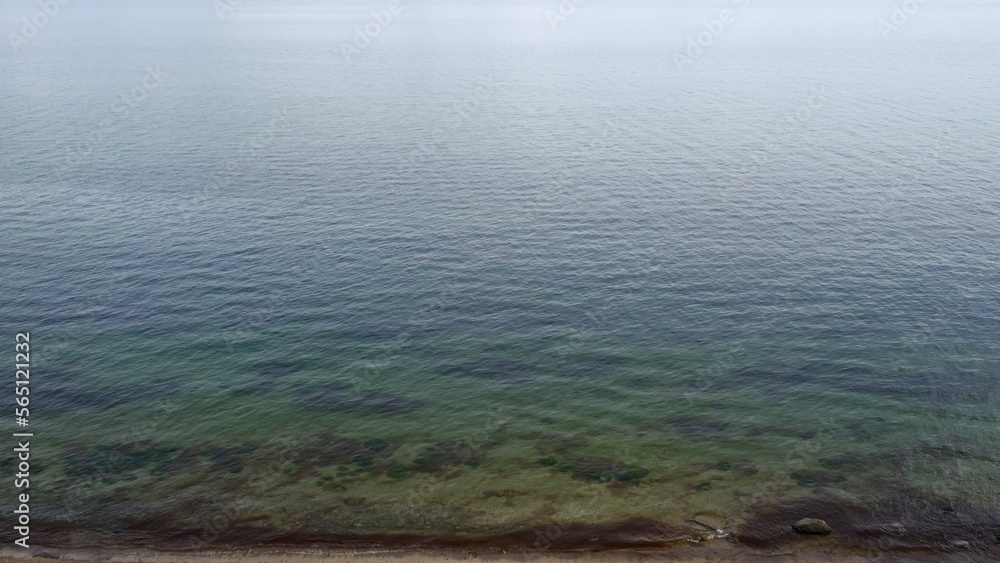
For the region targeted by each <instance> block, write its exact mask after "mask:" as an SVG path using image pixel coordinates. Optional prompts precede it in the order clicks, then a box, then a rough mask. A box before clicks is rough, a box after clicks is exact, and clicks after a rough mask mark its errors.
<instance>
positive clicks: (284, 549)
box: [0, 503, 1000, 563]
mask: <svg viewBox="0 0 1000 563" xmlns="http://www.w3.org/2000/svg"><path fill="white" fill-rule="evenodd" d="M832 508H833V505H827V506H823V505H818V504H816V503H809V504H808V505H807V506H804V505H801V504H797V505H784V506H782V507H781V509H780V510H773V511H770V510H768V511H764V512H765V513H766V514H767V515H766V516H761V517H760V518H757V519H755V520H753V521H751V522H748V523H746V524H745V525H742V526H739V527H737V528H736V529H734V530H733V531H732V536H731V537H717V536H718V535H717V534H715V533H713V532H711V531H709V530H707V529H704V528H700V527H697V526H694V525H692V526H673V525H669V524H665V523H662V522H657V521H653V520H648V519H634V520H628V521H625V522H618V523H612V524H592V525H567V526H548V527H536V528H527V529H523V530H519V531H514V532H509V533H503V534H497V535H483V536H471V535H450V536H447V535H440V534H438V535H421V534H416V533H357V534H348V533H341V534H337V533H329V532H319V531H295V530H280V529H276V528H262V527H237V526H231V527H228V528H225V529H222V530H216V531H206V530H204V529H192V528H152V527H149V528H139V527H135V528H131V529H128V530H116V531H114V532H112V531H97V530H90V531H86V530H80V529H75V528H74V529H68V528H61V529H60V528H47V529H46V527H45V526H39V528H41V529H42V530H44V531H42V530H39V531H38V532H34V533H32V534H31V544H32V548H31V549H30V551H29V550H24V549H23V548H18V547H15V546H13V544H12V538H9V537H8V538H5V540H6V541H5V544H6V545H5V546H4V547H3V548H2V549H0V563H2V562H4V561H24V560H25V559H34V560H42V559H46V560H52V559H61V560H76V561H122V562H133V561H134V562H140V561H146V562H162V563H171V562H175V561H191V560H195V559H197V560H203V561H205V562H217V561H234V562H237V561H239V562H247V563H250V562H257V561H260V562H264V561H281V562H288V563H293V562H294V563H300V562H301V563H307V562H316V561H354V560H367V561H383V560H385V561H389V560H391V561H396V562H404V561H455V560H479V559H482V560H513V561H529V560H530V561H537V562H539V563H553V562H557V561H566V560H580V559H585V560H594V561H622V560H636V561H638V560H647V559H655V560H660V561H706V562H707V561H762V562H763V561H802V562H814V561H815V562H819V561H851V560H856V561H867V560H871V559H875V558H878V559H879V560H880V561H897V560H898V561H1000V538H997V537H994V534H1000V529H998V528H997V526H998V525H1000V523H998V522H997V521H996V520H993V519H992V518H990V519H989V520H987V521H983V520H981V519H978V518H975V516H977V515H975V514H974V515H972V516H973V517H972V518H966V519H964V520H963V521H962V522H961V523H962V524H963V525H962V526H959V527H958V528H956V527H955V526H948V525H946V523H943V522H939V523H938V524H941V525H939V526H938V527H936V528H934V529H927V528H925V527H921V526H920V525H917V526H915V528H914V532H920V533H919V535H918V534H916V533H905V532H904V533H899V532H898V531H893V530H892V529H891V528H887V527H885V526H879V525H875V524H874V523H873V522H876V521H880V520H881V521H884V519H882V518H879V517H875V518H873V519H872V518H869V519H865V518H863V517H860V518H859V516H858V515H857V514H854V515H851V514H846V513H843V511H841V513H840V514H838V513H836V512H835V511H834V512H831V509H832ZM805 510H808V511H811V513H813V514H820V515H822V516H824V517H825V518H827V519H828V521H829V522H830V524H831V525H832V526H833V527H834V530H835V532H834V533H833V534H831V535H829V536H810V535H801V534H796V533H795V532H793V531H791V528H790V526H789V525H788V522H787V521H788V520H789V517H790V516H789V515H792V514H798V513H801V512H803V511H805ZM978 516H982V515H978ZM969 524H972V527H970V526H969ZM956 534H958V535H960V536H962V538H967V539H966V540H965V541H969V544H968V545H967V546H965V547H956V546H954V545H949V543H948V542H949V538H952V539H961V538H957V537H954V536H956ZM5 536H9V534H5Z"/></svg>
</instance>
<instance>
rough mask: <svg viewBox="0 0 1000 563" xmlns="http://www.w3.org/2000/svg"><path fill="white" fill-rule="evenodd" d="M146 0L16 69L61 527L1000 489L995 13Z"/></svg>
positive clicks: (72, 31) (23, 318)
mask: <svg viewBox="0 0 1000 563" xmlns="http://www.w3.org/2000/svg"><path fill="white" fill-rule="evenodd" d="M206 5H207V3H206ZM155 6H156V5H155V4H152V5H147V6H146V8H145V9H136V10H134V11H110V12H109V11H104V10H102V9H98V8H93V7H91V8H87V7H82V6H79V7H78V6H73V8H72V10H71V9H70V8H69V7H67V8H66V9H65V10H64V12H63V13H61V14H60V15H59V16H58V18H55V17H54V18H53V19H52V22H51V23H50V24H49V26H48V27H46V28H44V29H42V30H41V32H40V34H39V36H38V37H37V38H36V39H33V40H32V41H31V42H30V44H29V45H28V46H27V47H25V48H24V49H23V50H22V51H21V52H19V53H17V54H16V55H14V54H12V53H10V52H8V53H6V54H5V57H6V58H4V59H3V73H4V77H5V78H4V83H3V86H2V87H0V88H2V89H3V93H4V98H5V102H4V106H3V108H2V109H0V112H2V114H3V115H4V118H5V119H4V121H5V124H6V125H7V126H8V135H7V139H8V141H5V142H4V143H3V145H2V146H0V167H2V171H3V174H2V177H0V190H2V192H3V194H4V200H5V206H4V218H5V220H4V221H3V222H2V223H0V231H2V236H3V240H4V241H5V242H4V246H3V250H2V252H3V260H2V261H0V272H2V279H3V285H4V291H3V292H2V294H0V304H2V309H3V312H4V315H3V318H2V319H0V324H2V326H3V334H7V335H9V337H10V338H12V337H13V334H14V333H15V332H18V331H31V334H32V354H33V355H34V356H33V374H34V375H35V378H34V380H33V389H35V390H36V391H35V392H34V393H33V395H32V400H33V402H32V406H33V412H32V425H33V426H34V427H35V428H34V429H35V431H36V432H37V433H38V438H36V443H37V444H38V445H37V448H38V454H37V455H38V457H39V460H40V461H39V462H38V464H39V465H38V467H39V468H41V469H42V470H43V472H42V473H41V474H40V475H39V477H38V479H37V482H36V483H35V484H33V487H36V488H37V489H38V490H39V491H40V495H41V496H40V498H41V499H42V500H40V501H39V503H40V505H39V506H38V507H37V509H38V511H39V516H38V517H39V518H40V519H42V520H43V521H45V522H61V523H64V524H67V525H70V526H75V527H83V528H88V527H91V528H98V529H102V528H113V527H125V526H130V525H137V523H142V522H149V521H155V522H161V523H164V525H173V526H189V527H198V526H201V525H203V523H204V522H205V521H210V520H211V518H213V517H214V516H217V515H218V514H220V513H222V514H225V515H226V517H227V518H231V519H233V520H237V519H238V518H237V517H236V516H237V515H240V517H241V518H242V517H244V516H245V517H247V518H249V520H248V521H249V522H251V523H253V524H252V525H261V526H275V527H279V528H289V529H305V528H309V529H318V530H355V531H368V530H381V531H385V530H389V531H400V530H427V531H434V532H442V531H447V532H452V531H455V530H459V531H495V530H508V529H514V528H517V527H519V526H526V525H545V524H548V523H552V522H556V523H561V522H576V521H581V522H601V521H613V520H620V519H625V518H628V517H631V516H646V517H652V518H656V519H661V520H665V521H674V522H681V521H683V520H684V519H685V518H689V517H690V516H692V515H693V514H695V513H697V512H698V511H700V510H705V509H708V508H711V509H713V510H716V511H721V512H725V513H727V514H732V515H734V517H739V515H746V514H748V511H749V510H750V507H752V506H753V505H754V504H755V503H759V502H763V501H766V500H767V499H769V498H770V499H774V498H787V497H802V496H825V497H831V498H859V497H862V496H865V495H872V494H888V493H890V492H899V491H908V492H909V493H910V494H925V495H927V496H928V497H935V498H937V497H945V498H950V499H955V500H956V501H961V502H963V503H967V504H970V505H975V506H985V507H995V506H997V503H998V502H1000V494H998V493H1000V489H998V488H997V486H996V483H995V479H994V478H993V477H994V476H995V475H996V470H997V463H998V458H997V454H996V451H997V445H998V444H997V442H996V437H995V432H993V430H994V429H995V427H996V423H997V422H998V421H1000V408H998V407H1000V400H998V390H1000V389H998V379H997V377H998V372H997V364H998V362H997V360H998V357H1000V356H998V348H997V346H998V342H1000V338H998V336H1000V323H998V320H1000V299H998V298H1000V290H998V287H1000V285H998V283H997V282H998V281H1000V275H998V274H1000V270H998V264H1000V222H998V221H997V216H998V210H1000V206H998V198H997V195H996V188H997V182H998V179H1000V174H998V172H1000V171H998V168H997V161H996V150H997V146H998V141H1000V137H998V133H997V132H998V131H1000V128H998V127H997V126H998V114H997V112H996V110H995V107H994V106H995V104H994V103H993V102H994V98H995V90H996V86H997V84H998V77H1000V69H998V67H997V65H996V61H995V51H996V48H995V47H996V41H997V37H996V31H995V30H996V26H992V25H991V24H990V22H993V23H996V22H997V21H998V17H997V16H998V15H1000V13H998V11H997V9H996V8H995V7H984V6H978V7H977V6H960V7H945V6H933V5H931V6H924V7H922V8H921V10H923V11H922V12H921V13H920V14H917V15H919V16H921V17H920V18H917V16H916V15H915V16H914V18H913V21H912V22H911V23H910V24H908V25H907V26H906V27H904V28H902V29H901V30H900V31H899V32H898V33H897V34H896V35H894V36H893V37H892V38H891V39H888V40H887V39H883V37H882V36H881V35H880V34H879V33H878V26H877V23H878V21H879V19H880V18H883V17H885V15H886V13H888V12H887V7H886V6H883V5H878V6H871V7H866V8H850V9H848V8H838V9H834V8H811V9H804V8H796V9H794V10H792V12H793V15H790V13H789V12H788V11H787V9H785V8H781V9H779V8H775V7H768V6H755V7H753V8H752V9H749V10H747V11H746V12H745V13H741V16H740V19H739V20H738V21H737V23H736V24H733V27H732V28H731V29H730V30H729V31H727V32H726V33H725V34H724V35H723V36H721V37H720V38H719V42H718V43H717V44H713V46H712V47H711V48H710V49H706V51H705V53H704V54H703V55H702V56H701V57H699V58H698V59H697V60H696V61H694V62H693V64H692V66H691V67H690V68H685V69H683V70H678V69H677V68H676V67H675V65H674V63H673V59H672V55H673V54H674V53H676V52H678V51H680V50H682V49H683V48H684V47H683V45H684V42H685V39H686V37H687V36H688V35H691V34H697V33H698V32H699V31H700V27H699V26H700V25H701V23H700V21H701V19H702V18H707V17H714V15H713V14H714V10H713V9H710V8H709V9H692V10H681V9H670V10H664V9H650V8H640V7H631V8H608V7H603V8H602V7H592V8H588V9H583V8H581V9H580V11H579V12H578V13H577V14H575V15H574V16H573V18H572V19H570V20H568V21H567V22H565V23H564V24H561V25H560V27H558V28H557V29H555V30H553V29H550V28H549V26H548V24H547V23H546V20H545V18H544V12H545V9H546V7H544V6H541V7H513V6H496V7H493V8H490V9H489V10H487V9H485V8H483V9H458V8H452V9H451V10H443V9H440V8H437V9H436V8H430V7H423V8H421V7H416V6H408V7H407V8H406V9H405V10H404V12H403V13H402V14H401V15H399V16H398V19H396V20H394V21H393V22H392V23H391V24H390V25H389V26H387V27H386V29H385V31H384V33H382V34H380V35H379V36H378V37H377V38H376V39H375V40H374V41H373V42H372V44H371V45H370V46H369V47H367V48H365V49H364V50H363V51H362V52H361V53H360V55H358V56H356V57H355V58H354V60H353V61H352V62H351V63H350V64H348V62H347V61H346V60H344V58H343V57H342V56H341V50H340V47H339V46H340V44H341V42H342V41H344V40H346V39H345V38H349V37H350V36H351V35H350V34H351V33H352V31H353V27H354V25H355V24H357V23H364V22H365V21H366V18H367V17H368V14H367V12H366V11H364V10H359V9H346V8H336V9H335V8H331V7H326V8H317V7H313V8H310V9H307V8H305V7H302V6H300V7H297V8H287V9H280V10H279V9H276V8H267V7H264V6H250V5H247V6H245V7H243V8H240V9H239V10H238V11H236V12H234V13H232V14H229V15H227V16H226V20H225V21H223V22H220V21H218V20H217V19H216V16H215V14H214V13H213V12H212V11H211V10H209V9H207V8H206V6H202V5H200V4H199V5H196V4H195V3H192V4H191V5H184V8H183V9H182V8H173V9H171V10H166V9H163V10H161V11H162V13H157V10H158V9H157V8H155ZM376 8H377V6H376ZM25 10H27V13H29V14H30V13H31V10H32V8H31V6H30V5H25V6H16V7H12V8H9V9H5V10H4V11H2V12H0V15H2V18H0V21H2V22H3V23H4V24H5V25H4V26H3V28H4V29H6V28H13V27H14V26H15V25H16V22H17V21H19V19H20V17H21V16H22V15H23V14H22V12H24V11H25ZM487 16H488V17H487ZM95 21H96V22H103V23H101V24H100V25H95V24H93V22H95ZM959 28H960V29H963V30H966V32H965V33H962V34H957V33H955V29H959ZM149 66H152V67H159V68H160V71H158V72H159V73H164V74H165V76H164V77H163V78H162V82H160V83H159V84H158V85H157V86H156V88H152V89H149V90H148V92H147V93H146V94H145V95H144V97H143V98H142V99H141V100H140V101H134V107H131V110H130V111H129V113H128V116H127V117H122V116H123V113H122V110H121V107H122V106H120V105H118V101H119V100H120V96H121V95H122V94H123V93H129V92H131V91H133V90H134V88H136V87H138V86H139V85H142V83H143V80H144V79H145V74H144V73H146V72H147V71H146V70H145V69H146V68H147V67H149ZM469 100H472V101H469ZM463 108H464V109H463ZM10 463H13V461H12V460H10V461H8V464H10ZM108 514H111V516H108Z"/></svg>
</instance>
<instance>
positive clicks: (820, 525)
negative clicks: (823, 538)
mask: <svg viewBox="0 0 1000 563" xmlns="http://www.w3.org/2000/svg"><path fill="white" fill-rule="evenodd" d="M792 529H793V530H795V531H796V532H798V533H800V534H829V533H831V532H833V529H832V528H830V525H829V524H827V523H826V522H825V521H823V520H820V519H819V518H803V519H801V520H799V521H797V522H796V523H794V524H792Z"/></svg>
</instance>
